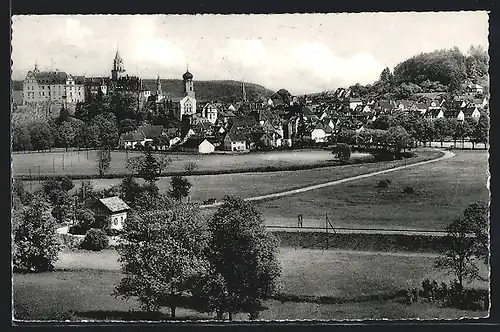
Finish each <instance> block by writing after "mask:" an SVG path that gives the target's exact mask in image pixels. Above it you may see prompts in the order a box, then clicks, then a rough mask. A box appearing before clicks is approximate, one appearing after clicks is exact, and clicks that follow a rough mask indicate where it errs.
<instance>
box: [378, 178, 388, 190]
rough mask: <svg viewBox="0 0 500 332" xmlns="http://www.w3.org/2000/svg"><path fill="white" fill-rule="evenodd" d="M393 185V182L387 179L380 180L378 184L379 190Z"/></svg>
mask: <svg viewBox="0 0 500 332" xmlns="http://www.w3.org/2000/svg"><path fill="white" fill-rule="evenodd" d="M390 183H391V180H389V179H385V180H380V181H379V182H378V184H377V188H384V189H385V188H387V187H389V184H390Z"/></svg>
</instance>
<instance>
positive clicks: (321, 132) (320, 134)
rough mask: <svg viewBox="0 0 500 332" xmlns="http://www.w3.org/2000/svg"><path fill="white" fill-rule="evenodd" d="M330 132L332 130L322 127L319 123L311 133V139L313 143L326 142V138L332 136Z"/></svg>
mask: <svg viewBox="0 0 500 332" xmlns="http://www.w3.org/2000/svg"><path fill="white" fill-rule="evenodd" d="M332 132H333V130H332V128H330V127H329V126H324V125H323V124H322V123H321V122H318V123H317V124H316V126H314V128H313V130H312V131H311V139H312V140H313V141H314V142H315V143H324V142H327V141H328V137H330V136H331V135H332Z"/></svg>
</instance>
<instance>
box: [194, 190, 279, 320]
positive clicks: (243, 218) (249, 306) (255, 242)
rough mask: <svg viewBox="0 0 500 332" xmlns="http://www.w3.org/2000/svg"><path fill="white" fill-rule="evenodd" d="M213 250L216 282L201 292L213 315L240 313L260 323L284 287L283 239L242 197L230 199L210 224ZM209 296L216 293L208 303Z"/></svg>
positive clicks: (209, 249) (212, 268)
mask: <svg viewBox="0 0 500 332" xmlns="http://www.w3.org/2000/svg"><path fill="white" fill-rule="evenodd" d="M208 229H209V234H210V238H209V243H208V247H207V253H208V260H209V262H210V275H211V277H210V278H209V279H211V280H212V281H215V282H212V283H207V284H206V286H207V287H208V288H209V289H206V287H204V290H203V291H201V292H199V294H200V297H201V299H200V302H201V303H205V304H206V305H207V307H206V310H207V311H212V312H213V311H218V312H219V316H220V313H224V312H227V313H228V314H229V319H232V315H233V314H235V313H239V312H244V313H248V314H249V315H250V318H257V317H258V312H259V310H262V309H261V305H262V303H261V301H262V300H265V299H268V298H269V297H270V296H272V295H273V294H274V293H275V291H276V290H277V287H278V278H279V276H280V274H281V267H280V264H279V262H278V259H277V255H278V240H277V238H275V237H274V236H273V235H272V234H271V233H269V232H267V230H266V228H265V225H264V220H263V219H262V215H261V213H260V212H259V211H258V210H257V209H256V208H255V207H254V206H253V205H252V204H251V203H249V202H245V201H244V200H242V199H241V198H237V197H229V196H226V197H225V198H224V201H223V204H222V205H221V206H220V207H219V208H218V210H217V212H216V213H215V215H214V216H213V217H212V218H211V219H210V220H209V222H208ZM203 294H210V298H209V299H207V297H206V296H204V295H203ZM214 299H215V301H214Z"/></svg>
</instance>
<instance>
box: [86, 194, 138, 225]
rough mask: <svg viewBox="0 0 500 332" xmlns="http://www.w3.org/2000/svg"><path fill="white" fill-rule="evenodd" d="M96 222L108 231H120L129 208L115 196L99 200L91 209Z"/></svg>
mask: <svg viewBox="0 0 500 332" xmlns="http://www.w3.org/2000/svg"><path fill="white" fill-rule="evenodd" d="M92 210H93V212H94V214H95V219H96V222H97V223H98V224H100V225H102V226H103V227H106V228H108V229H115V230H122V229H123V224H124V223H125V221H126V220H127V212H128V211H129V210H130V207H129V206H128V205H127V203H125V202H124V201H123V200H122V199H121V198H119V197H117V196H113V197H107V198H101V199H99V200H97V202H96V203H95V204H94V206H93V208H92Z"/></svg>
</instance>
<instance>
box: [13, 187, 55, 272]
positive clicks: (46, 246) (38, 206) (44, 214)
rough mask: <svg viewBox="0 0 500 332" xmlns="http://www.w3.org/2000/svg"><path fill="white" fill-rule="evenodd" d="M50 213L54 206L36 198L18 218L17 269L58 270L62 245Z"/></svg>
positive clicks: (16, 221) (15, 260)
mask: <svg viewBox="0 0 500 332" xmlns="http://www.w3.org/2000/svg"><path fill="white" fill-rule="evenodd" d="M50 210H51V207H50V204H49V203H48V202H47V201H46V200H45V199H43V197H42V196H36V197H35V198H34V199H33V200H32V202H31V204H30V205H29V206H28V207H27V208H25V209H23V210H22V211H21V212H20V213H18V214H15V215H14V218H15V220H13V226H14V227H13V228H14V250H13V251H14V259H13V260H14V262H13V265H14V269H15V270H17V271H26V272H44V271H50V270H52V269H53V268H54V262H55V261H56V260H57V255H58V252H59V249H60V246H59V241H58V238H57V236H56V222H55V220H54V218H53V217H52V216H51V213H50Z"/></svg>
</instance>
